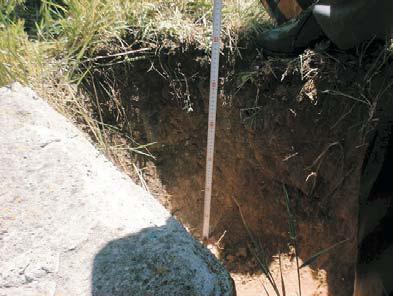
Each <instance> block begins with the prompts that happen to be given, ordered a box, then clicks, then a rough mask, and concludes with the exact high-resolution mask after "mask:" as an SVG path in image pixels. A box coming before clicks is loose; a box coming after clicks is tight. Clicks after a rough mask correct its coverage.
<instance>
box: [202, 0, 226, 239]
mask: <svg viewBox="0 0 393 296" xmlns="http://www.w3.org/2000/svg"><path fill="white" fill-rule="evenodd" d="M221 10H222V0H214V7H213V36H212V51H211V55H212V56H211V69H210V94H209V121H208V131H207V152H206V179H205V200H204V207H203V229H202V235H203V238H205V239H208V238H209V228H210V208H211V196H212V183H213V160H214V138H215V133H216V113H217V90H218V70H219V65H220V46H221V38H220V36H221Z"/></svg>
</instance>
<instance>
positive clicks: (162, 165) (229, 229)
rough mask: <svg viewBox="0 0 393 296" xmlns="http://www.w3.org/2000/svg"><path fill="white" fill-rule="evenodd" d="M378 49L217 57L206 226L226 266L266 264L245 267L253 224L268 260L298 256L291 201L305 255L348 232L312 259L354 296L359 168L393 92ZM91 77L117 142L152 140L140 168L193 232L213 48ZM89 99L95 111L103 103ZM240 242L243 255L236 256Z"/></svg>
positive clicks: (334, 291) (163, 54) (102, 68)
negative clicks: (208, 52) (208, 56)
mask: <svg viewBox="0 0 393 296" xmlns="http://www.w3.org/2000/svg"><path fill="white" fill-rule="evenodd" d="M380 54H381V51H380V49H373V51H371V52H370V53H368V54H366V55H364V56H360V55H357V54H356V53H349V54H348V53H346V54H344V53H341V52H339V51H333V52H330V53H316V52H311V51H308V52H306V53H304V54H303V55H302V56H301V57H297V58H294V59H268V58H263V57H260V58H258V59H255V56H252V57H250V58H243V59H240V58H236V59H235V58H225V60H224V58H223V59H222V60H223V61H222V66H221V70H220V77H222V78H221V83H220V94H219V106H218V115H217V116H218V117H217V134H216V154H215V166H214V189H213V203H212V221H211V233H212V236H213V238H214V239H215V240H216V241H217V240H219V239H220V246H221V248H222V250H221V256H222V259H223V260H224V263H225V265H226V267H227V268H228V269H229V270H230V271H232V272H238V273H252V272H256V271H257V270H258V269H259V267H258V265H257V264H255V265H252V264H245V262H249V260H251V259H250V258H251V257H253V254H252V253H251V252H250V248H249V246H250V244H251V241H250V235H249V233H247V231H246V227H247V228H248V229H249V231H250V232H251V234H252V235H253V236H254V237H255V239H256V240H257V241H259V242H260V244H261V246H263V249H264V250H265V253H266V258H268V262H267V263H268V264H269V263H270V262H271V260H273V259H269V258H271V256H272V255H275V254H277V253H281V252H282V253H288V254H290V255H292V257H293V245H294V241H293V240H292V241H291V239H290V237H289V214H288V210H287V209H288V206H289V208H290V211H291V214H292V215H293V217H294V218H295V220H296V223H295V226H296V227H295V228H296V231H297V238H296V245H297V252H298V256H299V258H300V259H301V260H303V261H304V260H306V259H307V258H310V257H311V256H313V255H314V254H316V253H317V252H319V251H321V250H324V249H326V248H328V247H330V246H332V245H334V244H336V243H338V242H342V241H343V240H345V242H344V243H342V244H340V245H339V246H338V247H337V248H335V249H333V250H331V251H330V252H328V253H326V254H324V255H322V256H320V257H319V258H318V259H317V260H315V261H313V262H311V264H310V267H311V268H312V270H314V271H315V272H317V271H318V270H324V271H326V274H327V285H328V291H329V295H351V293H352V289H353V280H354V269H355V262H356V258H357V232H358V208H359V189H360V180H361V175H362V164H363V162H364V158H365V154H366V152H367V146H368V145H367V143H368V141H369V139H370V137H371V136H370V135H371V134H372V133H373V132H374V131H375V128H376V120H375V118H378V114H379V113H381V112H383V110H384V108H382V107H380V106H383V105H384V102H388V101H389V100H392V95H393V93H392V90H391V89H390V87H388V86H389V84H388V83H389V81H392V78H393V71H392V69H393V68H392V63H391V60H389V59H380V58H379V56H380ZM231 56H232V57H233V55H231ZM243 57H247V55H244V54H243ZM92 77H93V78H92V79H89V80H88V81H86V84H85V85H86V89H87V90H88V91H89V92H90V93H91V94H93V95H95V96H96V97H97V98H98V100H99V109H100V113H101V114H100V116H102V119H103V121H104V122H105V123H106V124H108V125H112V126H115V127H117V128H118V129H119V130H120V131H121V132H122V134H123V135H124V137H123V138H122V139H121V140H122V141H125V142H127V141H128V142H129V143H130V144H132V145H134V146H135V145H136V144H135V143H136V142H137V143H142V144H146V143H156V144H154V145H151V146H149V148H148V149H149V152H151V153H152V154H153V155H154V156H155V159H151V158H148V157H144V156H138V157H137V160H138V162H139V166H140V167H141V168H142V172H143V176H144V178H145V180H146V181H147V183H148V187H149V189H150V190H151V191H152V193H153V194H154V195H155V196H156V197H157V198H159V199H160V200H161V201H162V203H163V204H164V205H165V206H166V207H168V208H169V209H170V210H171V212H172V213H173V215H175V216H176V217H177V218H178V219H180V220H181V221H182V222H183V224H184V225H186V226H187V227H188V229H189V230H190V232H191V233H192V234H194V235H195V236H197V237H198V236H199V234H200V230H201V221H202V208H203V207H202V206H203V204H202V203H203V188H204V166H205V146H206V129H207V108H208V101H207V98H208V92H207V91H208V81H209V64H208V61H207V60H206V54H205V53H204V52H202V51H199V50H197V49H193V48H187V49H182V50H180V49H174V50H169V49H163V50H161V51H158V54H157V55H155V56H154V57H151V58H149V59H141V60H139V61H136V62H132V63H121V64H116V63H112V64H111V65H110V66H108V64H106V65H98V66H97V65H96V70H95V72H94V73H93V75H92ZM93 85H94V86H95V87H92V86H93ZM108 90H109V91H108ZM374 102H378V104H375V105H373V103H374ZM375 106H378V108H375ZM91 107H92V109H93V110H98V109H97V104H93V103H92V106H91ZM96 114H97V117H98V116H99V114H98V111H97V112H96ZM129 137H130V138H132V141H130V140H127V139H129ZM117 140H118V139H117ZM114 141H115V140H114ZM124 157H125V158H127V157H130V158H133V159H134V158H135V157H136V156H135V155H124ZM125 163H126V162H125ZM123 167H127V166H126V165H125V166H123ZM386 167H389V168H391V164H390V163H388V162H386ZM384 168H385V167H384ZM126 170H127V169H126ZM382 175H386V176H388V173H385V171H384V170H383V172H382ZM378 182H379V183H378ZM378 182H377V183H378V184H380V182H382V183H384V182H385V181H378ZM387 183H389V182H387ZM376 186H379V185H376ZM285 191H287V193H288V196H289V203H288V202H287V201H286V199H285ZM377 191H378V190H377ZM389 192H390V191H389ZM238 205H239V207H240V208H239V207H238ZM241 214H242V215H243V219H242V217H241ZM239 249H240V250H242V252H241V253H242V254H241V256H233V255H236V254H237V253H238V251H239ZM244 250H245V251H244ZM231 256H232V257H231ZM228 258H231V260H228ZM233 258H235V259H233ZM292 259H293V258H292ZM310 295H313V294H310Z"/></svg>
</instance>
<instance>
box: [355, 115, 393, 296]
mask: <svg viewBox="0 0 393 296" xmlns="http://www.w3.org/2000/svg"><path fill="white" fill-rule="evenodd" d="M385 111H386V112H387V113H391V112H392V111H393V109H392V108H391V109H390V110H389V109H388V110H385ZM388 117H392V116H391V115H390V116H389V115H388ZM391 120H392V118H390V119H385V122H382V123H381V124H380V126H379V129H378V130H377V132H376V135H375V137H374V139H373V144H374V145H372V146H371V153H370V155H369V158H368V162H369V163H368V164H367V166H366V169H365V174H366V175H368V176H369V175H372V171H373V170H374V171H375V173H374V174H376V180H375V183H374V184H373V186H372V189H371V192H370V193H369V194H368V196H365V197H363V200H361V205H360V214H359V224H360V230H359V245H360V246H359V254H358V267H357V282H358V283H357V286H358V289H359V290H361V291H362V292H363V293H364V292H365V291H363V290H364V289H369V291H372V290H371V289H372V287H371V285H372V283H371V282H370V281H371V280H370V278H373V281H374V285H376V287H378V286H379V285H380V284H382V286H383V288H384V294H383V295H393V232H392V225H393V180H392V176H393V136H392V121H391ZM370 162H371V163H370ZM379 170H380V171H379ZM378 171H379V173H378ZM370 172H371V173H370ZM363 183H365V184H367V180H363ZM365 189H366V190H367V188H365ZM378 282H379V283H378ZM372 293H373V295H376V296H379V295H382V294H381V292H380V291H377V290H374V291H373V292H372Z"/></svg>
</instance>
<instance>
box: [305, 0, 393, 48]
mask: <svg viewBox="0 0 393 296" xmlns="http://www.w3.org/2000/svg"><path fill="white" fill-rule="evenodd" d="M313 14H314V16H315V18H316V19H317V21H318V23H319V25H320V26H321V28H322V30H323V32H324V33H325V34H326V35H327V36H328V37H329V39H330V40H331V41H332V42H333V43H334V44H336V45H337V46H338V47H339V48H341V49H349V48H353V47H355V46H356V45H358V44H360V43H361V42H363V41H366V40H370V39H372V38H378V39H384V38H386V37H387V36H389V34H390V33H391V31H392V28H393V1H392V0H336V1H332V0H320V1H319V2H318V4H317V5H315V7H314V8H313Z"/></svg>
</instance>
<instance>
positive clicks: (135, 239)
mask: <svg viewBox="0 0 393 296" xmlns="http://www.w3.org/2000/svg"><path fill="white" fill-rule="evenodd" d="M228 277H229V275H228V274H227V273H226V272H225V270H224V268H223V267H222V266H221V265H220V264H219V263H218V261H216V259H215V258H214V257H213V256H212V255H211V254H210V253H209V252H208V251H207V250H206V249H204V248H203V247H202V246H201V245H200V244H199V242H197V241H195V240H194V239H193V238H192V237H191V236H189V234H188V233H187V232H186V230H185V229H184V228H182V226H180V224H179V223H178V222H177V221H176V220H175V219H174V218H170V219H168V220H167V221H166V224H165V225H162V226H159V227H158V226H157V227H149V228H145V229H143V230H141V231H140V232H138V233H135V234H133V235H129V236H126V237H123V238H120V239H117V240H114V241H111V242H109V243H108V244H107V245H105V247H103V248H102V249H101V250H100V251H99V252H98V254H97V255H96V256H95V258H94V265H93V271H92V283H91V284H92V290H91V291H92V296H109V295H110V296H123V295H124V296H125V295H127V296H128V295H135V296H137V295H143V296H146V295H151V296H153V295H154V296H156V295H157V296H158V295H200V296H204V295H212V293H213V292H212V291H214V292H215V293H213V294H214V295H228V296H230V295H232V293H231V291H232V283H231V281H230V279H229V278H228ZM217 293H218V294H217Z"/></svg>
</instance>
